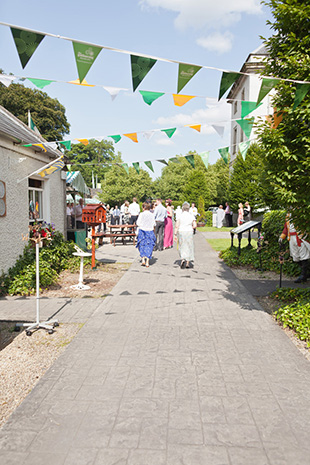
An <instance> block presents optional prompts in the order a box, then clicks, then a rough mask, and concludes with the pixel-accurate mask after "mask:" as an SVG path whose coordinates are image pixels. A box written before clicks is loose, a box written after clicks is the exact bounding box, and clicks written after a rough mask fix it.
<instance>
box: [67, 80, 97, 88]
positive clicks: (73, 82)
mask: <svg viewBox="0 0 310 465" xmlns="http://www.w3.org/2000/svg"><path fill="white" fill-rule="evenodd" d="M68 82H69V84H75V85H77V86H87V87H95V86H94V85H92V84H87V82H86V81H85V79H83V81H82V82H80V80H79V79H76V80H75V81H68Z"/></svg>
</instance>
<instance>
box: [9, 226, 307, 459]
mask: <svg viewBox="0 0 310 465" xmlns="http://www.w3.org/2000/svg"><path fill="white" fill-rule="evenodd" d="M120 247H121V246H120ZM195 247H196V257H197V258H196V262H195V268H194V269H189V270H187V269H185V270H181V269H180V268H179V267H178V265H177V262H178V256H177V251H176V249H175V248H174V249H170V250H166V251H163V252H156V253H155V260H154V263H153V265H152V266H151V267H150V268H149V269H146V268H143V267H141V266H140V263H139V261H138V260H135V261H134V262H133V264H132V265H131V267H130V269H129V271H127V272H126V273H125V275H124V276H123V277H122V278H121V280H120V281H119V282H118V284H117V285H116V286H115V287H114V289H113V290H112V292H111V295H110V296H109V297H107V298H106V299H105V300H102V301H101V300H99V301H98V300H97V301H93V302H92V301H91V300H89V299H87V300H85V299H84V300H80V301H76V302H72V308H73V309H74V308H75V305H76V306H77V307H76V308H77V312H83V311H85V312H90V313H89V314H87V322H86V324H85V325H84V327H83V328H82V330H81V331H80V332H79V334H78V336H77V337H76V338H75V339H74V341H73V342H72V343H71V344H70V346H69V347H68V349H67V350H66V352H65V353H64V354H63V355H62V356H61V357H60V358H59V359H58V360H57V361H56V363H55V364H54V365H53V367H52V368H51V369H50V370H49V371H48V372H47V373H46V375H45V376H44V377H43V378H42V379H41V380H40V382H39V383H38V384H37V386H36V387H35V389H34V390H33V391H32V392H31V393H30V394H29V396H28V397H27V398H26V400H25V401H24V402H23V403H22V404H21V406H20V407H19V408H18V409H17V410H16V411H15V413H14V414H13V415H12V417H11V418H10V419H9V421H8V422H7V423H6V425H5V426H4V428H3V429H2V430H1V432H0V451H1V453H0V464H1V465H17V464H18V465H30V464H31V465H37V464H38V465H42V464H44V465H79V464H81V465H116V464H117V465H142V464H143V465H153V464H154V465H209V464H210V465H243V464H244V465H249V464H251V465H309V463H310V459H309V457H310V442H309V436H310V422H309V418H310V389H309V386H310V370H309V367H310V365H309V362H308V361H307V360H306V359H305V358H304V357H303V356H302V355H301V354H300V352H299V351H298V350H297V349H296V347H295V346H294V345H293V344H292V342H291V341H290V339H289V338H288V337H287V336H286V335H285V334H284V332H283V331H282V330H281V328H279V327H278V326H277V325H276V324H275V323H274V322H273V320H272V318H271V317H270V316H269V315H268V314H266V313H265V312H263V311H262V309H261V307H260V306H259V304H258V303H257V302H256V300H255V299H254V298H253V297H252V296H251V295H250V294H249V293H248V291H247V290H246V288H245V287H244V286H243V285H242V283H241V282H240V281H239V280H238V279H237V278H236V277H235V275H234V274H233V273H232V272H231V271H230V270H229V269H228V268H227V267H226V266H225V265H224V264H223V263H222V262H220V260H219V259H218V257H217V254H216V253H215V252H214V251H213V250H212V249H211V247H210V246H209V245H208V244H207V242H206V240H205V238H204V237H203V235H202V234H199V233H198V234H197V235H196V237H195ZM116 249H117V250H118V249H119V248H116ZM120 250H121V249H120ZM124 253H125V250H124ZM1 304H2V302H1V303H0V315H1ZM92 305H93V307H92V311H90V310H89V309H90V307H91V306H92ZM12 363H14V362H12Z"/></svg>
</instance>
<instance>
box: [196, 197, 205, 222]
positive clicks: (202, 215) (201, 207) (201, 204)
mask: <svg viewBox="0 0 310 465" xmlns="http://www.w3.org/2000/svg"><path fill="white" fill-rule="evenodd" d="M197 210H198V214H199V217H198V218H197V220H198V221H204V220H205V217H206V212H205V201H204V200H203V197H202V196H200V197H199V199H198V207H197Z"/></svg>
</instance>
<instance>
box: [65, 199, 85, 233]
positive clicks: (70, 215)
mask: <svg viewBox="0 0 310 465" xmlns="http://www.w3.org/2000/svg"><path fill="white" fill-rule="evenodd" d="M83 205H84V202H83V199H82V198H81V199H79V201H78V203H77V204H76V205H74V203H73V202H67V228H68V229H83V228H85V224H84V223H83V221H82V212H83Z"/></svg>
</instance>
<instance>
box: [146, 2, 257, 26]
mask: <svg viewBox="0 0 310 465" xmlns="http://www.w3.org/2000/svg"><path fill="white" fill-rule="evenodd" d="M139 3H140V5H141V6H142V8H143V7H144V8H146V7H151V8H163V9H165V10H169V11H173V12H175V13H177V16H176V18H175V20H174V24H175V27H176V28H177V29H180V30H185V29H188V28H194V29H204V28H206V29H221V28H223V27H225V28H227V27H228V26H230V25H232V24H235V23H237V22H238V21H240V19H241V16H242V14H254V15H256V14H260V13H261V11H262V7H261V1H260V0H233V1H231V0H220V1H217V2H216V1H214V0H140V2H139Z"/></svg>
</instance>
